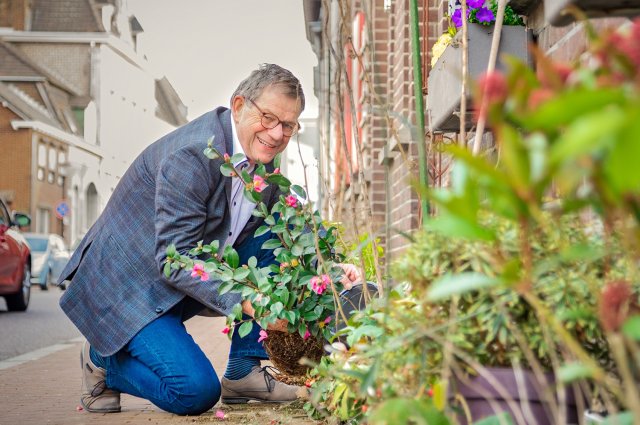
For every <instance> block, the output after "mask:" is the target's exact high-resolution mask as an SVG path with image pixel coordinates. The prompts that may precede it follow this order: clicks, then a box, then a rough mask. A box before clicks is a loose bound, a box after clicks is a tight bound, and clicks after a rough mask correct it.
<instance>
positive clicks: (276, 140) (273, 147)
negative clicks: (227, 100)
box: [231, 86, 301, 164]
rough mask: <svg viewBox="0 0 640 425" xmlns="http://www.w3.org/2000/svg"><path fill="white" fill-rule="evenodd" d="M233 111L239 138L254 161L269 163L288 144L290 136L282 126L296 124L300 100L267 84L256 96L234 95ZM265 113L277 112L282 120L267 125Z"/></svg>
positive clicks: (277, 115) (251, 160)
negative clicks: (272, 124) (255, 97)
mask: <svg viewBox="0 0 640 425" xmlns="http://www.w3.org/2000/svg"><path fill="white" fill-rule="evenodd" d="M252 101H253V103H252ZM231 111H232V113H233V119H234V122H235V124H236V131H237V133H238V139H239V140H240V144H241V145H242V149H244V153H245V155H246V156H247V158H248V159H249V162H251V163H252V164H253V163H255V162H261V163H263V164H267V163H269V162H271V161H272V160H273V158H274V157H275V156H276V155H277V154H279V153H280V152H282V151H283V150H284V149H285V148H286V147H287V144H289V139H290V138H291V136H285V135H284V134H283V126H287V125H289V126H290V125H292V124H296V123H297V122H298V117H299V115H300V112H301V111H300V103H299V101H298V100H296V99H293V98H291V97H289V96H287V95H285V94H282V89H280V88H279V87H277V86H276V87H267V88H266V89H265V90H264V91H263V92H262V94H261V95H260V96H259V97H258V98H257V99H247V98H245V97H243V96H236V97H234V98H233V101H232V104H231ZM263 114H268V115H271V116H274V117H275V118H276V119H277V120H279V121H280V122H281V123H278V124H277V125H276V126H275V127H274V128H271V129H267V128H265V127H264V126H263V125H262V118H263ZM276 122H277V121H276Z"/></svg>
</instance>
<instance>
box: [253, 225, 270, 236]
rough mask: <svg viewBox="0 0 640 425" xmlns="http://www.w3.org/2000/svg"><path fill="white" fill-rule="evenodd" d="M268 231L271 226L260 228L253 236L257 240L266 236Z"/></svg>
mask: <svg viewBox="0 0 640 425" xmlns="http://www.w3.org/2000/svg"><path fill="white" fill-rule="evenodd" d="M268 231H269V226H260V227H258V229H257V230H256V232H255V233H254V234H253V236H255V237H256V238H257V237H258V236H262V235H264V234H265V233H267V232H268Z"/></svg>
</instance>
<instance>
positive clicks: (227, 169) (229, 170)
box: [220, 162, 236, 177]
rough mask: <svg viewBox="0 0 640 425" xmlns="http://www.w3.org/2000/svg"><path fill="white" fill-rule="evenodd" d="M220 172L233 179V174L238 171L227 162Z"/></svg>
mask: <svg viewBox="0 0 640 425" xmlns="http://www.w3.org/2000/svg"><path fill="white" fill-rule="evenodd" d="M220 172H221V173H222V175H223V176H227V177H231V175H232V173H235V172H236V170H235V169H234V168H233V164H229V163H227V162H225V163H224V164H222V165H221V166H220Z"/></svg>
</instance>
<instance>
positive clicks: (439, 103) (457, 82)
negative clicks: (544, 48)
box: [427, 24, 532, 132]
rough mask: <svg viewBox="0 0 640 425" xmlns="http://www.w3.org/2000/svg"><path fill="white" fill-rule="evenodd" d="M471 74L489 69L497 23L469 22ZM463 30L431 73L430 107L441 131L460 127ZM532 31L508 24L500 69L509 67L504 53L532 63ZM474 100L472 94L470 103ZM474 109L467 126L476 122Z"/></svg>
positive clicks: (437, 127)
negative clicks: (494, 24) (504, 59)
mask: <svg viewBox="0 0 640 425" xmlns="http://www.w3.org/2000/svg"><path fill="white" fill-rule="evenodd" d="M468 33H469V34H468V38H469V41H468V43H469V76H470V78H471V79H472V80H474V79H476V78H478V76H480V75H481V74H482V73H483V72H485V71H486V70H487V64H488V62H489V52H490V50H491V39H492V37H493V26H484V25H479V24H469V31H468ZM461 36H462V31H460V32H458V34H457V35H456V39H455V40H454V42H453V43H452V44H451V45H450V46H448V47H447V48H446V49H445V51H444V53H443V54H442V56H440V58H439V59H438V61H437V62H436V64H435V66H434V68H433V69H432V70H431V72H430V73H429V80H428V90H429V92H428V95H427V108H428V109H430V110H431V120H432V126H433V129H434V130H436V131H439V132H457V131H458V130H459V129H460V120H459V114H460V99H461V95H460V92H461V90H462V43H461V42H460V39H461ZM529 41H530V35H529V32H528V31H527V29H526V28H525V27H521V26H504V27H502V34H501V37H500V49H499V50H498V62H497V64H496V69H498V70H501V71H506V66H505V64H504V62H503V61H502V60H501V59H502V55H503V54H507V55H511V56H515V57H518V58H520V59H521V60H523V61H525V62H527V63H531V62H532V61H531V57H530V54H529V50H528V43H529ZM470 103H471V96H469V99H468V102H467V105H470ZM472 112H473V111H472V110H469V111H468V113H469V114H471V115H469V114H468V115H467V118H468V119H467V129H470V128H471V127H472V125H473V122H472V121H473V115H472Z"/></svg>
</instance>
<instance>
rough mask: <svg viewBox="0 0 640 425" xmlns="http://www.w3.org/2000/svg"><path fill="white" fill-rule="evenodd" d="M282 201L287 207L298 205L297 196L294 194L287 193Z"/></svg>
mask: <svg viewBox="0 0 640 425" xmlns="http://www.w3.org/2000/svg"><path fill="white" fill-rule="evenodd" d="M284 201H285V202H286V204H287V206H288V207H293V208H295V207H297V206H298V198H296V197H295V196H294V195H289V196H287V197H286V198H285V199H284Z"/></svg>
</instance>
